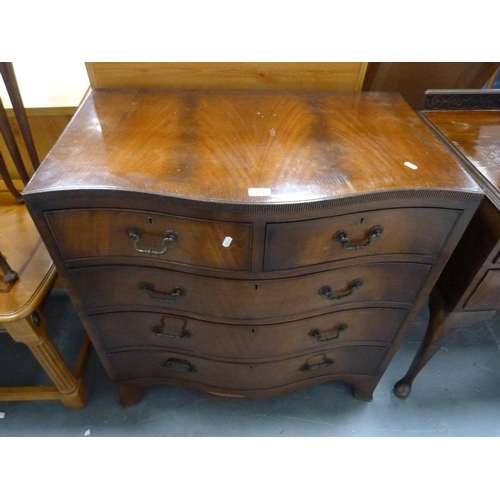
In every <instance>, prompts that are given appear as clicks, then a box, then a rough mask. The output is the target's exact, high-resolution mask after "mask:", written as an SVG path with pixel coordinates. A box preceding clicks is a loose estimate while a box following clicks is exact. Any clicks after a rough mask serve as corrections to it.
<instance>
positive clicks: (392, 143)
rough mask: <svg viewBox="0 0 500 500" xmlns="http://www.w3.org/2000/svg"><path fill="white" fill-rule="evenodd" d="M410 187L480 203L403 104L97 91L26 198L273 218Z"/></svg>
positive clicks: (336, 97)
mask: <svg viewBox="0 0 500 500" xmlns="http://www.w3.org/2000/svg"><path fill="white" fill-rule="evenodd" d="M414 189H418V190H420V191H421V192H424V191H428V192H432V193H433V194H432V196H433V197H439V192H440V191H442V192H449V191H460V192H462V193H463V192H472V193H476V194H478V193H479V190H478V187H477V186H476V184H475V183H474V182H473V181H472V180H471V179H470V178H469V176H468V175H467V174H466V173H464V172H463V171H462V170H461V169H460V168H457V165H456V163H455V161H454V160H453V159H452V158H451V157H450V156H449V154H448V153H447V152H446V150H445V148H444V147H443V146H442V145H441V144H440V143H439V141H438V140H437V139H436V138H435V137H434V136H433V135H432V133H431V132H430V131H429V130H428V128H427V127H426V126H425V125H424V124H423V123H422V122H421V120H420V119H419V118H418V117H417V116H416V114H415V113H414V112H413V111H412V110H411V108H410V107H409V106H408V105H407V104H406V103H405V102H404V100H403V99H402V98H401V97H400V96H399V95H398V94H392V93H359V92H358V93H355V92H352V93H333V92H332V93H324V92H320V93H317V92H316V93H306V92H303V93H298V92H293V93H291V92H275V93H262V92H236V91H234V92H230V91H224V92H223V91H220V92H217V91H211V92H197V91H189V92H188V91H182V92H181V91H151V90H103V89H99V90H94V91H92V92H91V93H90V94H89V96H88V97H87V99H86V100H85V102H84V103H83V104H82V106H81V107H80V109H79V111H78V113H77V114H76V116H75V117H74V119H73V120H72V122H71V123H70V124H69V126H68V127H67V129H66V130H65V132H64V133H63V135H62V136H61V138H60V139H59V141H58V143H57V146H56V147H55V148H54V149H53V150H52V152H51V153H50V155H49V156H48V157H47V158H46V160H45V163H44V167H43V168H42V169H40V170H39V172H38V173H37V174H36V175H35V176H34V178H33V179H32V181H31V183H30V184H29V186H28V187H27V189H26V190H25V193H24V194H25V196H26V197H27V199H28V200H29V201H39V200H40V201H41V200H44V199H47V198H54V197H58V196H64V194H65V193H68V192H71V196H72V197H73V196H78V193H83V194H82V196H86V195H88V194H89V191H95V192H96V193H98V192H101V191H103V190H104V191H109V190H113V191H115V192H122V193H126V192H134V193H147V194H149V195H158V196H161V197H164V198H168V199H171V200H172V201H173V202H174V203H175V201H176V200H183V202H184V203H191V205H192V206H194V207H195V208H196V207H200V208H210V209H212V210H213V209H217V207H222V209H224V210H227V209H228V208H229V209H231V208H233V209H235V210H236V211H255V210H260V211H262V210H264V211H266V210H268V211H276V210H278V211H279V210H281V209H283V207H284V206H290V205H293V204H298V205H304V204H306V205H308V206H309V207H310V204H311V203H312V204H313V205H318V207H321V206H323V205H324V206H325V207H326V206H328V203H329V202H331V201H332V200H338V199H341V198H350V197H353V196H359V195H367V196H368V197H370V196H373V194H374V193H378V194H379V195H380V193H383V192H386V193H388V192H393V191H407V190H414ZM258 207H259V208H258Z"/></svg>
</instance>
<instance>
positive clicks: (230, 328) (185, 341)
mask: <svg viewBox="0 0 500 500" xmlns="http://www.w3.org/2000/svg"><path fill="white" fill-rule="evenodd" d="M407 312H408V311H406V310H404V309H391V308H376V307H374V308H368V309H351V310H348V311H340V312H336V313H332V314H325V315H322V316H316V317H314V318H308V319H306V320H300V321H291V322H287V323H281V324H278V325H262V326H257V325H249V326H241V325H227V324H221V323H212V322H209V321H201V320H196V319H192V318H186V317H182V316H176V315H173V314H168V313H163V314H162V313H154V312H118V313H108V314H100V315H97V316H92V317H91V320H92V322H93V323H94V325H95V327H96V329H97V331H98V332H99V335H100V338H101V341H102V343H103V345H104V348H105V349H108V350H113V349H114V350H119V349H124V348H136V349H138V348H141V346H142V347H144V346H149V347H161V348H170V349H177V350H182V351H185V352H186V351H187V352H191V353H192V354H195V355H200V356H209V357H214V358H219V359H223V358H224V359H232V360H240V361H241V360H254V359H255V360H264V359H272V358H278V357H285V356H291V355H294V354H295V355H296V354H298V353H300V352H307V351H315V350H322V349H325V346H328V347H334V346H335V345H337V344H343V343H349V342H356V343H359V342H365V341H372V342H386V343H389V342H392V340H393V338H394V336H395V335H396V333H397V331H398V330H399V327H400V326H401V323H402V322H403V320H404V319H405V317H406V314H407Z"/></svg>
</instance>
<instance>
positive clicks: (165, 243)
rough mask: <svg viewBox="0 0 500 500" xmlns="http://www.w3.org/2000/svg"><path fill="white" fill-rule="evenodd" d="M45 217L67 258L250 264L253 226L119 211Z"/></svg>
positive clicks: (210, 265) (229, 266)
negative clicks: (146, 259) (123, 258)
mask: <svg viewBox="0 0 500 500" xmlns="http://www.w3.org/2000/svg"><path fill="white" fill-rule="evenodd" d="M45 217H46V219H47V221H48V223H49V225H50V227H51V229H52V231H53V232H54V235H55V237H56V240H57V242H58V245H59V248H60V250H61V253H62V254H63V257H64V259H65V260H67V261H71V260H74V259H85V258H92V257H136V258H141V259H142V258H148V259H154V260H166V261H169V262H176V263H180V264H188V265H190V266H196V267H206V268H212V269H227V270H231V271H246V270H248V269H249V267H250V247H251V231H252V225H251V224H236V223H232V222H218V221H207V220H200V219H189V218H185V217H177V216H173V215H163V214H158V213H153V212H141V211H135V210H117V209H102V210H101V209H95V210H94V209H93V210H61V211H55V212H46V213H45Z"/></svg>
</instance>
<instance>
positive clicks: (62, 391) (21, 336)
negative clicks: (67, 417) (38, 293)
mask: <svg viewBox="0 0 500 500" xmlns="http://www.w3.org/2000/svg"><path fill="white" fill-rule="evenodd" d="M2 326H3V327H4V328H5V330H7V332H8V333H9V334H10V336H11V337H12V338H13V339H14V340H15V341H16V342H22V343H23V344H26V345H27V346H28V348H29V349H30V351H31V352H32V353H33V356H35V358H36V359H37V360H38V362H39V363H40V365H41V366H42V368H43V369H44V370H45V372H46V373H47V375H48V376H49V377H50V379H51V380H52V382H53V383H54V385H55V387H56V389H57V391H58V393H59V399H60V400H61V402H62V403H63V404H64V405H65V406H67V407H69V408H75V409H81V408H83V407H84V406H85V405H86V404H87V389H86V386H85V384H84V383H83V380H82V379H81V378H77V377H75V375H74V374H73V372H72V371H71V370H70V369H69V368H68V366H67V364H66V362H65V361H64V359H63V358H62V356H61V354H60V353H59V351H58V350H57V349H56V348H55V346H54V344H53V343H52V342H51V340H50V339H49V338H48V337H47V334H46V331H45V319H44V317H43V315H42V314H41V312H40V311H34V312H33V313H32V314H30V315H29V316H28V317H26V318H23V319H20V320H18V321H15V322H12V323H3V325H2Z"/></svg>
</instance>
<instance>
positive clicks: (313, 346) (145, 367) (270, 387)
mask: <svg viewBox="0 0 500 500" xmlns="http://www.w3.org/2000/svg"><path fill="white" fill-rule="evenodd" d="M24 196H25V199H26V200H27V203H28V206H29V209H30V212H31V214H32V216H33V218H34V220H35V222H36V224H37V226H38V228H39V230H40V232H41V234H42V235H43V238H44V241H45V242H46V244H47V246H48V248H49V249H50V252H51V255H52V257H53V258H54V261H55V262H56V265H57V267H58V269H59V271H60V274H61V277H62V279H63V281H64V283H65V284H66V286H67V289H68V291H69V293H70V295H71V297H72V299H73V301H74V303H75V304H76V307H77V309H78V311H79V313H80V315H81V318H82V321H83V322H84V324H85V326H86V328H87V329H88V331H89V335H90V336H91V339H92V341H93V343H94V345H95V347H96V350H97V352H98V354H99V357H100V359H101V361H102V363H103V364H104V366H105V368H106V370H107V373H108V374H109V376H110V377H111V379H112V380H114V382H115V383H116V386H117V389H118V391H119V394H120V396H121V403H122V404H131V403H133V402H135V401H137V400H138V398H139V396H140V392H141V388H143V387H146V386H149V385H151V384H157V383H170V384H178V385H180V386H183V387H188V388H193V389H197V390H201V391H204V392H207V393H210V394H216V395H223V396H232V397H257V396H265V395H277V394H281V393H283V392H285V391H290V390H295V389H299V388H301V387H304V386H307V385H309V384H312V383H316V382H322V381H326V380H330V379H339V380H343V381H347V382H348V383H350V384H351V385H352V386H353V387H354V395H355V397H357V398H359V399H362V400H371V399H372V394H373V391H374V389H375V387H376V385H377V383H378V381H379V380H380V377H381V376H382V374H383V373H384V370H385V369H386V367H387V365H388V363H389V361H390V360H391V358H392V356H393V355H394V353H395V351H396V349H397V347H398V345H399V343H400V342H401V340H402V336H403V335H404V332H405V331H406V330H407V328H408V326H409V325H410V324H411V323H412V321H413V319H414V318H415V316H416V314H417V313H418V311H419V309H420V308H421V306H422V304H423V303H424V301H425V300H426V298H427V296H428V294H429V292H430V290H431V288H432V287H433V285H434V283H435V281H436V279H437V277H438V275H439V273H440V271H441V269H442V266H443V265H444V263H445V262H446V260H447V259H448V257H449V255H450V253H451V251H452V249H453V248H454V247H455V245H456V243H457V242H458V239H459V238H460V236H461V234H462V232H463V231H464V229H465V227H466V226H467V224H468V222H469V220H470V218H471V216H472V214H473V213H474V211H475V210H476V208H477V206H478V203H479V201H480V199H481V197H482V193H481V190H480V189H479V187H478V186H477V185H476V184H475V183H474V181H473V180H472V179H471V178H470V177H469V176H468V175H467V174H466V173H465V172H464V171H463V170H462V168H461V167H460V166H459V165H458V164H457V163H456V161H455V160H454V159H453V158H452V157H451V155H449V153H448V152H447V151H446V149H445V148H444V147H443V146H442V145H441V144H440V143H439V141H438V140H437V139H436V138H435V137H434V136H433V134H432V133H431V132H430V131H429V130H428V128H427V127H426V126H425V125H424V124H423V123H422V121H421V120H420V119H419V118H418V117H417V116H416V114H415V113H414V112H413V111H412V110H411V108H410V107H409V106H408V105H407V104H406V103H405V102H404V101H403V99H402V98H401V97H399V96H398V95H397V94H381V93H373V94H371V93H366V94H363V93H356V92H347V93H328V92H315V93H313V92H309V93H308V92H298V91H295V92H257V91H245V92H235V91H211V92H208V91H159V90H158V91H155V90H137V89H135V90H134V89H129V90H103V89H98V90H94V91H92V93H91V94H90V95H89V96H88V98H87V99H86V101H85V102H84V103H83V105H82V106H81V108H80V109H79V111H78V112H77V114H76V115H75V118H74V119H73V121H72V122H71V124H70V125H69V127H68V128H67V129H66V131H65V132H64V134H63V135H62V137H61V138H60V140H59V141H58V143H57V144H56V146H55V147H54V148H53V150H52V151H51V153H50V154H49V155H48V157H47V158H46V159H45V161H44V163H43V164H42V165H41V167H40V168H39V170H38V172H37V174H36V175H35V176H34V178H33V179H32V181H31V182H30V184H29V185H28V187H27V189H26V190H25V191H24Z"/></svg>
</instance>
